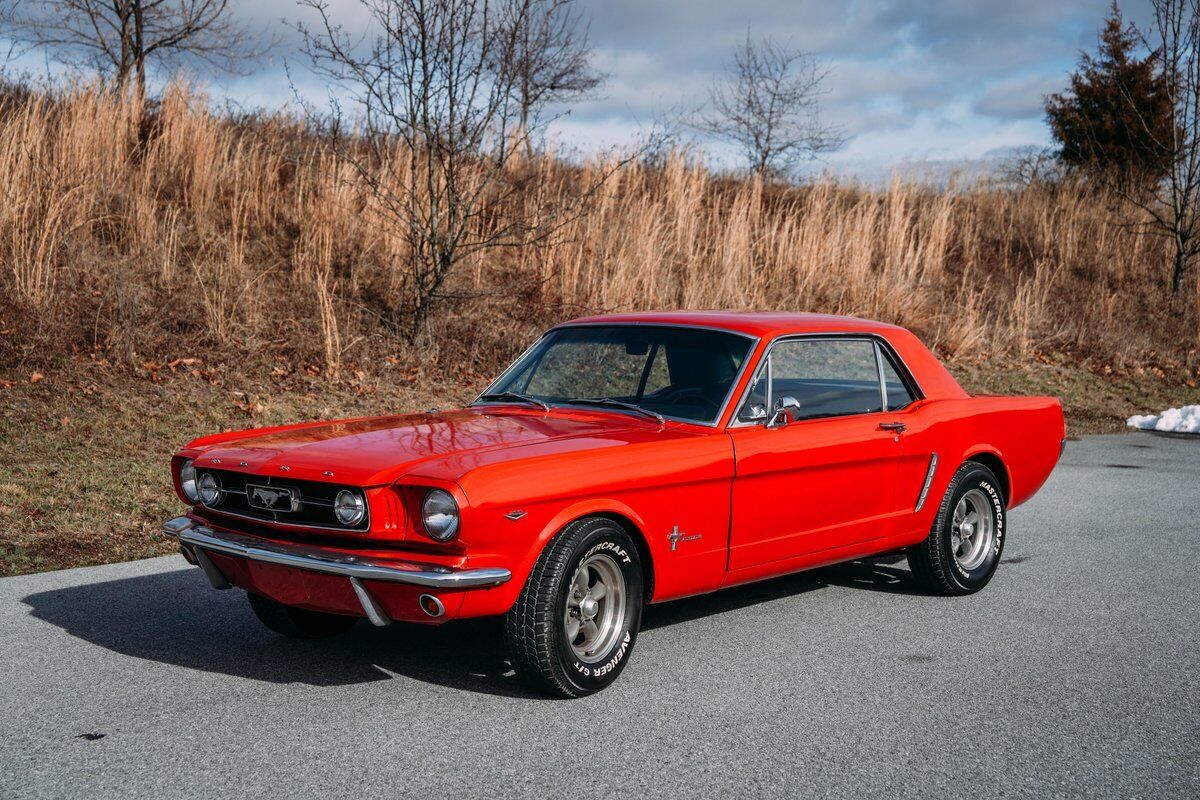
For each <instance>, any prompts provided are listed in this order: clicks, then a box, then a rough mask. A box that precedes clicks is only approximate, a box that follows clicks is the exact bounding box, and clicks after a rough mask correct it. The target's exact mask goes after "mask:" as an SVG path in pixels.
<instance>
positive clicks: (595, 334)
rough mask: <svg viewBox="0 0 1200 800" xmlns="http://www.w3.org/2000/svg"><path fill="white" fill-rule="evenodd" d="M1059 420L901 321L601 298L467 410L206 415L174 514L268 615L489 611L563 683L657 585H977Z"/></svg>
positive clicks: (328, 622)
mask: <svg viewBox="0 0 1200 800" xmlns="http://www.w3.org/2000/svg"><path fill="white" fill-rule="evenodd" d="M1064 435H1065V433H1064V427H1063V415H1062V408H1061V406H1060V405H1059V402H1058V400H1056V399H1054V398H1051V397H1033V398H1010V397H973V396H971V395H968V394H967V393H966V392H964V391H963V390H962V388H960V387H959V385H958V383H957V382H955V380H954V378H953V377H951V376H950V373H948V372H947V371H946V370H945V368H944V367H942V365H941V364H940V363H939V362H938V361H937V359H936V358H935V357H934V356H933V355H932V354H931V353H930V352H929V350H927V349H926V348H925V347H924V346H923V345H922V344H921V343H920V342H919V341H918V340H917V339H916V337H914V336H913V335H912V334H911V333H909V332H908V331H906V330H904V329H903V328H898V327H894V326H892V325H884V324H881V323H877V322H869V321H866V320H860V319H852V318H847V317H833V316H820V315H809V314H786V313H727V312H678V313H646V314H623V315H616V316H605V317H593V318H588V319H580V320H575V321H573V322H568V323H566V324H563V325H559V326H558V327H556V328H553V329H552V330H550V331H549V332H547V333H546V334H545V335H544V336H543V337H542V338H541V339H539V340H538V341H537V342H536V343H535V344H534V345H533V346H532V347H531V348H530V349H529V350H528V351H526V352H525V354H524V355H522V356H521V357H520V358H518V359H517V361H516V362H515V363H514V364H513V365H512V366H511V367H509V368H508V370H507V371H505V372H504V374H502V375H501V376H500V377H499V378H498V379H497V380H496V381H495V383H493V384H492V385H491V386H490V387H488V389H487V391H485V392H484V393H483V394H481V395H480V396H479V398H478V399H477V400H476V401H475V402H474V403H472V404H471V405H470V406H468V407H467V408H463V409H456V410H452V411H441V412H437V411H431V412H427V413H423V414H406V415H401V416H387V417H376V418H369V419H350V420H342V421H337V422H319V423H307V424H303V425H292V426H287V427H279V428H268V429H261V430H250V431H241V432H237V433H224V434H220V435H217V436H207V437H204V438H201V439H197V440H195V441H194V442H192V443H191V444H189V445H188V446H187V447H185V448H183V449H182V450H181V451H180V452H179V453H178V454H177V455H176V456H175V458H174V460H173V462H172V472H173V476H174V482H175V489H176V491H177V493H178V494H179V497H180V498H181V499H182V500H183V501H184V502H186V503H187V504H188V505H189V506H191V510H190V511H189V512H188V514H187V515H186V516H182V517H178V518H176V519H173V520H171V521H169V522H167V523H166V525H165V528H164V529H165V531H166V533H167V534H169V535H170V536H173V537H175V538H177V539H178V540H179V544H180V546H181V549H182V551H183V555H184V557H185V558H186V559H187V560H188V561H189V562H191V563H193V564H196V565H198V566H199V567H200V568H201V569H202V570H203V571H204V574H205V575H206V576H207V577H208V580H209V581H210V582H211V583H212V585H213V586H214V587H216V588H218V589H226V588H229V587H231V586H238V587H240V588H242V589H245V590H246V592H247V596H248V598H249V601H250V606H251V608H253V610H254V612H255V613H256V614H257V615H258V617H259V618H260V619H261V620H262V621H263V623H265V624H266V625H267V627H269V628H271V629H272V630H274V631H277V632H279V633H282V634H286V635H290V636H300V637H316V636H328V635H332V634H335V633H338V632H340V631H343V630H345V629H347V628H348V627H350V626H351V625H353V624H354V623H355V621H356V620H358V619H359V618H361V617H364V616H365V617H366V618H367V619H369V620H370V621H371V622H372V623H373V624H375V625H387V624H388V623H389V622H391V621H393V620H404V621H408V622H427V623H434V624H436V623H441V622H445V621H446V620H451V619H462V618H467V617H481V616H503V617H504V625H505V634H506V638H507V643H508V647H509V651H510V654H511V658H512V662H513V666H514V668H515V669H516V670H517V672H518V673H519V674H520V675H521V677H523V678H524V679H525V680H527V681H529V682H531V683H532V684H533V685H535V686H537V687H539V688H542V689H544V690H547V691H549V692H551V693H557V694H562V695H567V696H571V697H578V696H581V695H586V694H589V693H591V692H595V691H597V690H599V689H602V688H604V687H605V686H607V685H608V684H609V683H611V682H612V681H613V680H615V679H616V677H617V675H619V674H620V672H621V670H622V669H623V668H624V667H625V665H626V663H628V661H629V657H630V654H631V652H632V650H633V646H634V642H635V641H636V639H637V634H638V627H639V624H640V621H641V614H642V606H643V605H644V604H646V603H652V602H653V603H657V602H662V601H665V600H674V599H677V598H680V597H687V596H688V595H695V594H700V593H702V592H711V591H714V590H716V589H721V588H724V587H727V586H734V585H737V584H743V583H747V582H749V581H756V580H761V579H764V578H771V577H774V576H778V575H784V574H787V573H790V572H796V571H797V570H804V569H810V568H812V567H819V566H823V565H826V564H832V563H835V562H839V561H847V560H850V559H856V558H862V557H865V556H871V555H875V554H879V553H885V552H894V551H901V550H903V551H905V552H906V553H907V556H908V562H909V564H910V565H911V567H912V571H913V574H914V576H915V578H916V579H917V580H919V581H920V582H921V583H923V584H924V585H925V586H927V587H928V588H929V589H930V590H932V591H935V592H941V593H945V594H953V595H959V594H969V593H971V592H975V591H978V590H979V589H981V588H983V587H984V586H985V585H986V584H987V582H988V581H989V580H991V578H992V575H993V574H994V573H995V571H996V566H997V564H998V563H999V562H1000V555H1001V553H1002V551H1003V549H1004V540H1005V538H1007V533H1008V530H1007V520H1006V512H1007V510H1008V509H1010V508H1012V507H1013V506H1016V505H1018V504H1020V503H1023V502H1024V501H1025V500H1027V499H1029V497H1030V496H1031V495H1032V494H1033V493H1034V492H1035V491H1037V490H1038V488H1039V487H1040V486H1041V485H1042V483H1043V482H1044V481H1045V480H1046V478H1047V476H1049V475H1050V472H1051V470H1052V469H1053V468H1054V465H1055V463H1056V462H1057V460H1058V458H1059V456H1060V454H1061V452H1062V447H1063V444H1064V442H1065V439H1064Z"/></svg>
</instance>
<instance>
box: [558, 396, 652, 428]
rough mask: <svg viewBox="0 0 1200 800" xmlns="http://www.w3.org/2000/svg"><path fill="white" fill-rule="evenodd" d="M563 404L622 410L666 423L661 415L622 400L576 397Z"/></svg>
mask: <svg viewBox="0 0 1200 800" xmlns="http://www.w3.org/2000/svg"><path fill="white" fill-rule="evenodd" d="M565 402H567V403H570V404H571V405H576V406H612V407H613V408H624V409H626V410H629V411H636V412H637V413H639V414H645V415H646V416H647V417H650V418H651V419H653V420H656V421H658V422H659V423H664V422H666V419H664V418H663V415H662V414H659V413H657V412H654V411H651V410H650V409H648V408H642V407H641V406H639V405H635V404H634V403H626V402H625V401H624V400H614V399H612V398H611V397H576V398H573V399H571V400H567V401H565Z"/></svg>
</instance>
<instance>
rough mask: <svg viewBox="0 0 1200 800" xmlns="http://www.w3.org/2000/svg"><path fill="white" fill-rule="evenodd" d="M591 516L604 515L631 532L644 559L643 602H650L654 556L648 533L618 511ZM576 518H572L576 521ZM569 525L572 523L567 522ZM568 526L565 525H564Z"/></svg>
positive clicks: (639, 554) (630, 534)
mask: <svg viewBox="0 0 1200 800" xmlns="http://www.w3.org/2000/svg"><path fill="white" fill-rule="evenodd" d="M587 516H591V517H604V518H605V519H611V520H612V521H613V522H615V523H617V524H618V525H620V526H621V527H622V528H624V529H625V532H626V533H628V534H629V538H630V539H632V540H633V544H634V546H635V547H637V550H638V557H639V558H640V559H641V560H642V598H643V602H645V603H647V604H649V603H651V602H653V601H652V598H653V597H654V558H653V556H651V554H650V543H649V542H647V541H646V535H645V534H644V533H642V530H641V528H639V527H638V526H637V525H635V524H634V522H633V520H631V519H629V518H628V517H626V516H624V515H622V514H618V513H616V512H603V511H602V512H599V513H596V514H589V515H587ZM574 521H575V520H572V522H574ZM567 524H568V525H569V524H570V523H567ZM563 527H564V528H565V527H566V526H565V525H564V526H563Z"/></svg>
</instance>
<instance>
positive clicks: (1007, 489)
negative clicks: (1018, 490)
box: [963, 450, 1012, 508]
mask: <svg viewBox="0 0 1200 800" xmlns="http://www.w3.org/2000/svg"><path fill="white" fill-rule="evenodd" d="M963 461H964V463H965V462H967V461H974V462H975V463H977V464H983V465H984V466H985V467H987V468H988V469H990V470H991V471H992V474H993V475H995V476H996V480H998V481H999V482H1000V493H1001V494H1002V495H1003V496H1004V507H1005V508H1008V506H1009V505H1010V504H1011V503H1012V483H1011V482H1010V480H1009V476H1008V467H1007V466H1005V464H1004V460H1003V459H1002V458H1000V455H999V454H998V453H995V452H993V451H990V450H981V451H979V452H976V453H972V454H971V455H969V456H967V457H966V458H965V459H963Z"/></svg>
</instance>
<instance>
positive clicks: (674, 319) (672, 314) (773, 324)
mask: <svg viewBox="0 0 1200 800" xmlns="http://www.w3.org/2000/svg"><path fill="white" fill-rule="evenodd" d="M603 323H619V324H623V325H689V326H696V327H703V328H718V329H720V330H727V331H733V332H736V333H744V334H747V335H749V336H757V337H759V338H771V337H774V336H779V335H783V334H790V333H881V334H882V333H886V332H888V331H897V330H903V329H902V328H899V327H897V326H895V325H889V324H887V323H885V322H875V321H873V320H869V319H859V318H858V317H843V316H839V315H836V314H805V313H800V312H793V311H639V312H629V313H623V314H603V315H599V316H593V317H581V318H579V319H573V320H571V321H570V322H564V323H563V325H596V324H603Z"/></svg>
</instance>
